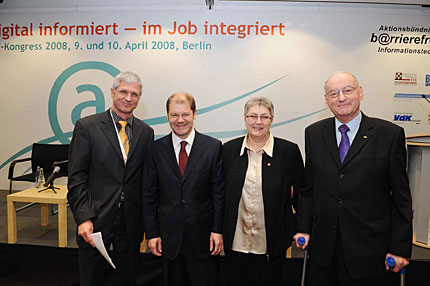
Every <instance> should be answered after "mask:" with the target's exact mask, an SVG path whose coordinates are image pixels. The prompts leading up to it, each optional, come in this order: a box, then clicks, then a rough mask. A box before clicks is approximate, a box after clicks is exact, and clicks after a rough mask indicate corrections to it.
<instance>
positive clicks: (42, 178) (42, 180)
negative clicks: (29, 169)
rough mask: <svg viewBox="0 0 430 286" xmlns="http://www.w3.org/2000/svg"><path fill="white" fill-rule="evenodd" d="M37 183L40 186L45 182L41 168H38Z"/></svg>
mask: <svg viewBox="0 0 430 286" xmlns="http://www.w3.org/2000/svg"><path fill="white" fill-rule="evenodd" d="M38 183H39V187H42V186H43V185H44V184H45V175H44V174H43V168H40V171H39V182H38Z"/></svg>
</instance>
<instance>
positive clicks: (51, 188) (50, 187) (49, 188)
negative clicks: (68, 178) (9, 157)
mask: <svg viewBox="0 0 430 286" xmlns="http://www.w3.org/2000/svg"><path fill="white" fill-rule="evenodd" d="M54 181H55V179H52V181H51V182H50V183H49V186H48V187H46V188H44V189H42V190H39V191H37V192H38V193H40V192H43V191H46V190H52V191H53V192H54V193H57V192H56V191H55V190H59V189H60V188H58V187H54Z"/></svg>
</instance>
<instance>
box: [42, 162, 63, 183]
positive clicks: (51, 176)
mask: <svg viewBox="0 0 430 286" xmlns="http://www.w3.org/2000/svg"><path fill="white" fill-rule="evenodd" d="M58 172H60V167H58V166H56V167H55V168H54V170H53V171H52V173H51V175H50V176H49V178H48V180H46V182H45V184H43V186H44V187H47V186H48V185H49V184H50V183H52V182H53V181H54V180H55V175H56V174H58Z"/></svg>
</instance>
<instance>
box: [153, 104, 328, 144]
mask: <svg viewBox="0 0 430 286" xmlns="http://www.w3.org/2000/svg"><path fill="white" fill-rule="evenodd" d="M326 109H327V107H325V108H323V109H320V110H317V111H314V112H311V113H308V114H305V115H302V116H298V117H295V118H292V119H288V120H284V121H281V122H277V123H274V124H272V128H276V127H279V126H282V125H286V124H289V123H293V122H295V121H298V120H301V119H303V118H306V117H309V116H312V115H315V114H317V113H320V112H323V111H324V110H326ZM247 132H248V131H247V130H246V129H239V130H232V131H218V132H206V133H205V134H206V135H209V136H211V137H215V138H218V139H221V138H229V137H237V136H243V135H245V134H246V133H247ZM165 135H166V134H165ZM165 135H157V136H155V138H156V139H158V138H161V137H163V136H165Z"/></svg>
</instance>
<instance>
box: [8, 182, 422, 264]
mask: <svg viewBox="0 0 430 286" xmlns="http://www.w3.org/2000/svg"><path fill="white" fill-rule="evenodd" d="M8 194H9V192H8V191H7V190H0V243H7V210H6V196H7V195H8ZM21 205H25V204H24V203H18V204H17V207H19V206H21ZM53 207H54V210H55V209H56V205H54V206H53ZM50 209H51V206H50ZM67 217H68V219H67V229H68V231H67V243H68V244H67V247H68V248H77V244H76V223H75V221H74V219H73V215H72V212H71V211H70V208H68V209H67ZM17 229H18V241H17V244H25V245H39V246H58V220H57V215H50V217H49V225H48V226H44V227H43V226H40V206H39V205H37V204H36V205H34V206H32V207H29V208H27V209H24V210H22V211H20V212H18V213H17ZM302 257H303V251H301V250H300V249H296V248H295V247H293V249H292V258H302ZM412 259H415V260H421V259H422V260H430V249H427V248H423V247H418V246H413V248H412Z"/></svg>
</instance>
